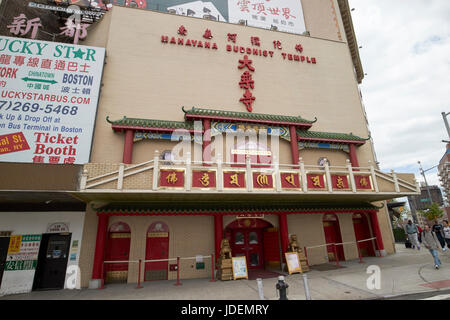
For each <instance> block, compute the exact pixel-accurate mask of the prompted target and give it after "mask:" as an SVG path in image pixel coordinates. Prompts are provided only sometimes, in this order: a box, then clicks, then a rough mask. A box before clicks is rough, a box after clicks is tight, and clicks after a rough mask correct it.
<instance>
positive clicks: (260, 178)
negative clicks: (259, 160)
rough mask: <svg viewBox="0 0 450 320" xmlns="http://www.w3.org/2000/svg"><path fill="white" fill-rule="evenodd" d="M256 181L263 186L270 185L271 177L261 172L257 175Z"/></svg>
mask: <svg viewBox="0 0 450 320" xmlns="http://www.w3.org/2000/svg"><path fill="white" fill-rule="evenodd" d="M256 182H257V183H258V184H259V185H260V186H261V187H262V186H267V185H269V178H268V177H267V176H266V175H265V174H260V175H258V176H257V177H256Z"/></svg>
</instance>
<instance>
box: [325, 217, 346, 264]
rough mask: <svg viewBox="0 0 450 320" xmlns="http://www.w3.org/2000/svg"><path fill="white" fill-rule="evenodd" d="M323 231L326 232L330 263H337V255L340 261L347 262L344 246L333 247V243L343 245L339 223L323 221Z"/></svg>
mask: <svg viewBox="0 0 450 320" xmlns="http://www.w3.org/2000/svg"><path fill="white" fill-rule="evenodd" d="M323 229H324V232H325V241H326V243H327V244H330V245H329V246H327V253H328V261H336V253H337V256H338V259H339V261H343V260H345V258H344V249H343V247H342V245H336V247H335V246H334V245H332V244H333V243H342V237H341V231H340V229H339V223H338V222H337V221H331V220H328V221H323Z"/></svg>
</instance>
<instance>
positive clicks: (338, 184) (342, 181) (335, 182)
mask: <svg viewBox="0 0 450 320" xmlns="http://www.w3.org/2000/svg"><path fill="white" fill-rule="evenodd" d="M331 185H332V186H333V190H350V188H349V183H348V176H342V175H334V174H333V175H331Z"/></svg>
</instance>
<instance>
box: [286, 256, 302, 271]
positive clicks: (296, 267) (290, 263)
mask: <svg viewBox="0 0 450 320" xmlns="http://www.w3.org/2000/svg"><path fill="white" fill-rule="evenodd" d="M284 255H285V257H286V263H287V267H288V270H289V274H292V273H298V272H300V273H303V270H302V265H301V263H300V259H299V256H298V252H286V253H285V254H284Z"/></svg>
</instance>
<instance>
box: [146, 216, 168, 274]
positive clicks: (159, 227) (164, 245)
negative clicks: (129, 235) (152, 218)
mask: <svg viewBox="0 0 450 320" xmlns="http://www.w3.org/2000/svg"><path fill="white" fill-rule="evenodd" d="M168 258H169V228H168V226H167V225H166V224H165V223H164V222H154V223H152V224H151V225H150V227H149V228H148V231H147V247H146V251H145V260H159V259H168ZM167 267H168V261H157V262H146V263H145V276H144V280H145V281H152V280H167V279H168V272H167Z"/></svg>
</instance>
